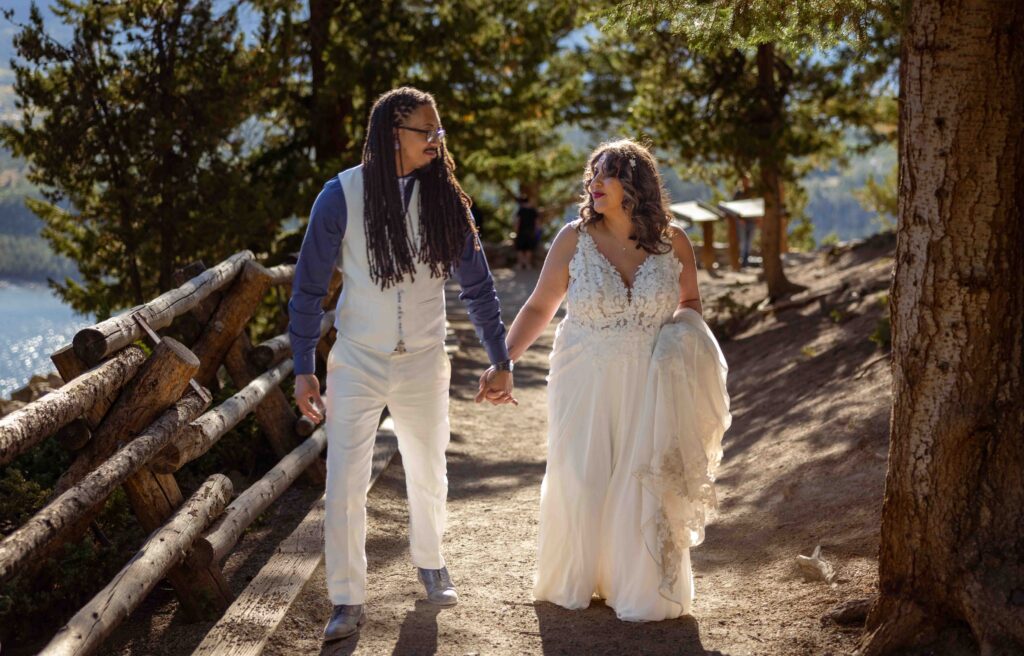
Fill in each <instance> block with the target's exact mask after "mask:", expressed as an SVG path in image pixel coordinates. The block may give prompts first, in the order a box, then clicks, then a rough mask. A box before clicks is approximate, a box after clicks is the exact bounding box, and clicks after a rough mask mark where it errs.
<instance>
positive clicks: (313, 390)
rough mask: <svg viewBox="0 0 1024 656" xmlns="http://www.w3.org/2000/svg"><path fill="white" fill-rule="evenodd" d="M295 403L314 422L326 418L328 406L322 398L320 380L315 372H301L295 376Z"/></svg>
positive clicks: (317, 422)
mask: <svg viewBox="0 0 1024 656" xmlns="http://www.w3.org/2000/svg"><path fill="white" fill-rule="evenodd" d="M295 404H296V405H297V406H299V410H300V411H302V414H303V415H305V416H306V417H308V418H309V419H310V420H311V421H312V422H313V423H314V424H319V423H320V422H322V421H323V420H324V417H325V416H326V415H327V408H326V407H325V406H324V402H323V399H321V398H320V381H318V380H317V379H316V376H315V375H314V374H299V375H298V376H296V377H295Z"/></svg>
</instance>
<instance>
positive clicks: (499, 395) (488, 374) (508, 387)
mask: <svg viewBox="0 0 1024 656" xmlns="http://www.w3.org/2000/svg"><path fill="white" fill-rule="evenodd" d="M512 388H513V382H512V372H511V371H498V370H497V369H495V368H494V367H490V368H489V369H487V371H485V372H484V373H483V375H482V376H480V388H479V390H478V391H477V393H476V398H475V400H476V402H477V403H481V402H482V401H483V400H484V399H487V400H488V401H490V402H491V403H492V404H493V405H504V404H506V403H511V404H513V405H519V401H517V400H516V399H515V397H514V396H512Z"/></svg>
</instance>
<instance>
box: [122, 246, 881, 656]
mask: <svg viewBox="0 0 1024 656" xmlns="http://www.w3.org/2000/svg"><path fill="white" fill-rule="evenodd" d="M820 260H821V258H820V257H819V256H805V257H803V258H799V257H798V258H794V259H793V260H792V261H791V262H790V263H788V264H787V271H788V273H789V274H790V276H791V277H792V278H794V279H796V280H798V281H800V282H803V283H804V284H808V285H810V286H812V287H813V288H815V289H824V288H828V287H830V286H833V285H835V284H837V283H839V282H842V281H846V282H848V283H849V289H847V290H846V291H845V292H843V293H842V294H839V295H838V297H830V299H826V302H824V303H821V304H819V303H812V304H809V305H806V306H804V307H801V308H797V309H794V310H790V311H787V312H785V313H782V314H781V315H780V316H778V317H772V316H768V317H765V318H762V319H759V320H750V319H748V320H747V322H746V323H747V326H748V327H747V328H746V329H745V330H743V331H741V332H739V333H738V334H737V335H736V336H735V337H734V339H732V340H731V341H728V342H723V349H724V350H725V353H726V358H727V359H728V361H729V364H730V374H729V390H730V393H731V395H732V409H733V413H734V421H733V426H732V428H731V429H730V430H729V432H728V433H727V434H726V438H725V461H724V463H723V467H722V469H721V470H720V475H719V498H720V501H721V509H720V514H719V516H718V517H717V518H716V519H715V521H714V522H713V523H712V524H711V525H710V526H709V528H708V531H707V540H706V542H705V544H704V545H702V546H700V547H698V548H697V549H695V550H694V551H693V552H692V553H693V566H694V571H695V575H696V577H697V579H696V587H697V600H696V603H695V609H694V616H693V617H684V618H681V619H678V620H674V621H666V622H658V623H650V624H629V623H623V622H620V621H618V620H617V619H616V618H615V615H614V612H613V611H611V610H610V609H609V608H607V607H606V606H604V605H603V604H602V603H600V602H598V601H595V602H594V603H593V604H592V605H591V607H590V608H588V609H586V610H583V611H567V610H564V609H561V608H559V607H557V606H554V605H551V604H546V603H541V604H535V603H534V602H533V601H532V599H531V596H530V590H531V582H532V574H533V568H534V558H535V552H534V550H535V544H536V537H537V510H538V503H539V496H540V482H541V478H542V477H543V473H544V457H545V450H546V433H545V431H546V423H547V420H546V405H545V387H544V385H545V381H544V379H545V376H546V374H547V354H548V352H549V350H550V347H551V339H552V337H553V332H554V324H552V326H550V327H549V328H548V330H547V331H546V332H545V334H544V336H543V337H542V338H541V339H540V340H539V342H538V343H537V344H536V345H535V346H534V347H533V348H532V349H531V350H530V352H529V353H528V354H527V355H526V357H525V358H524V359H523V361H522V362H521V363H520V364H519V366H518V368H517V373H516V384H517V396H518V398H519V401H520V406H519V407H518V408H513V407H511V406H507V407H500V408H495V407H491V406H478V405H476V404H474V403H473V399H472V397H473V392H474V390H475V387H476V379H477V377H478V376H479V373H480V370H481V366H482V363H483V362H484V361H485V355H484V353H483V350H482V349H481V348H480V347H479V346H478V343H477V340H476V337H475V335H474V334H473V331H472V328H471V326H470V324H469V323H468V322H467V321H465V320H464V316H465V315H464V312H462V311H461V310H460V304H459V302H458V300H457V298H456V297H455V295H454V294H453V295H451V296H450V299H449V300H450V307H451V309H452V312H451V313H450V317H451V318H452V320H453V324H454V327H455V329H456V330H457V332H458V336H459V339H460V342H461V344H462V346H463V350H462V351H461V352H460V353H459V354H458V356H457V357H456V359H455V361H454V363H453V378H452V405H451V418H452V443H451V446H450V447H449V451H448V463H449V465H448V471H449V481H450V494H449V505H448V508H449V520H448V530H447V534H446V542H445V546H446V557H447V559H448V562H449V569H450V570H451V572H452V576H453V578H454V580H455V583H456V585H457V587H458V590H459V594H460V597H461V602H460V604H459V605H458V606H456V607H455V608H452V609H447V610H438V609H437V608H435V607H433V606H431V605H429V604H427V603H425V602H424V601H422V598H423V594H422V589H421V587H420V585H419V583H418V582H417V581H416V576H415V570H414V568H413V567H412V565H411V563H410V561H409V553H408V543H407V535H408V533H407V521H408V513H407V507H406V502H405V484H404V478H403V472H402V467H401V461H400V459H396V460H395V462H393V463H392V465H391V467H389V468H388V470H387V471H386V472H385V473H384V475H383V476H382V477H381V480H380V481H379V482H378V484H377V486H376V487H375V488H374V489H373V490H372V492H371V494H370V497H369V503H368V514H369V525H368V538H367V553H368V559H369V590H370V600H369V605H368V613H369V622H368V623H367V625H366V626H365V627H363V629H362V631H361V633H360V634H359V635H358V636H356V637H353V638H350V639H348V640H346V641H342V642H337V643H331V644H328V645H326V646H324V645H322V643H321V642H320V633H321V630H322V628H323V624H324V622H325V621H326V619H327V617H328V616H329V614H330V605H329V603H328V601H327V598H326V586H325V581H324V571H323V567H322V566H321V567H320V569H319V570H318V571H317V572H316V573H315V574H314V576H313V577H312V578H311V579H310V581H309V583H308V584H307V585H306V587H305V589H304V590H303V592H302V594H301V595H300V596H299V599H298V600H297V601H296V603H295V605H294V606H293V607H292V609H291V611H290V612H289V614H288V616H287V617H286V618H285V620H284V621H283V622H282V624H281V626H280V627H279V629H278V631H277V633H276V634H275V635H274V636H273V637H272V639H271V642H270V644H269V646H268V648H267V650H266V653H267V654H271V655H275V656H285V655H288V656H292V655H295V654H352V653H355V654H374V655H376V654H434V653H437V654H457V655H464V654H536V653H545V654H730V655H733V654H735V655H741V654H751V655H754V654H756V655H761V654H780V655H785V656H791V655H800V654H807V655H811V654H813V655H815V656H819V655H823V654H837V655H838V654H848V653H850V652H852V651H853V649H854V648H855V646H856V641H857V639H858V637H859V635H860V629H859V628H853V629H844V628H841V627H836V626H834V625H823V624H822V623H821V622H820V621H819V617H820V616H821V614H822V613H823V612H825V611H826V610H827V609H828V608H829V607H831V606H832V605H833V604H835V603H836V602H839V601H843V600H847V599H851V598H858V597H867V596H869V595H871V594H872V593H873V589H874V585H875V580H876V560H875V557H876V552H877V543H878V521H879V511H880V504H881V496H882V489H883V481H884V472H885V457H886V449H887V433H888V412H889V406H890V403H891V398H890V392H889V385H890V376H889V370H888V366H887V364H886V361H885V357H884V356H881V357H880V354H881V351H879V350H878V349H877V347H876V346H875V345H874V344H872V343H871V342H870V341H868V335H870V334H871V333H872V332H873V331H874V329H875V327H876V324H877V322H878V320H879V317H880V316H881V312H882V305H881V304H880V303H879V297H880V296H881V295H882V294H883V293H884V291H879V290H884V288H885V286H886V282H887V280H888V275H889V271H890V269H891V264H892V260H891V249H890V248H889V247H888V246H886V245H883V246H881V247H878V248H863V249H859V250H858V251H857V252H855V253H847V254H845V255H842V256H840V257H839V259H838V260H837V261H835V262H833V263H832V264H831V265H830V266H823V264H822V263H821V261H820ZM496 278H497V280H498V286H499V293H500V294H501V297H502V301H503V306H504V309H505V319H506V322H511V320H512V318H513V316H514V311H515V309H516V308H517V307H518V306H519V304H520V303H521V302H522V301H523V300H525V298H526V296H527V295H528V293H529V291H530V290H531V289H532V286H533V281H534V280H533V278H532V277H529V276H523V275H520V276H514V275H512V273H511V272H509V271H507V270H499V271H497V272H496ZM701 289H702V294H703V296H704V299H705V306H706V308H707V311H706V314H710V313H713V312H715V311H719V312H730V311H734V310H735V309H736V308H742V307H744V306H750V305H752V304H753V303H755V302H756V301H757V300H758V299H759V298H760V297H761V296H762V295H763V285H761V284H758V283H756V281H755V280H754V277H753V276H752V275H749V274H731V273H729V274H725V275H723V276H721V277H718V278H715V279H710V278H708V277H706V275H705V274H704V273H703V272H701ZM726 295H728V298H729V299H730V300H729V301H722V300H719V301H716V300H715V299H721V298H723V297H725V296H726ZM755 314H756V313H755ZM313 492H314V491H312V490H303V489H302V488H297V489H296V490H290V491H289V492H288V495H287V496H286V498H285V499H284V500H283V503H278V504H275V509H274V510H272V511H271V512H269V513H268V514H267V517H266V518H265V519H264V521H263V522H262V524H261V525H259V526H257V527H255V528H254V529H253V530H252V531H251V532H250V534H248V535H247V536H246V539H245V540H243V543H242V544H241V545H240V546H239V549H238V550H237V552H236V553H235V554H233V555H232V556H231V558H229V560H228V562H227V563H226V564H225V574H226V576H227V577H228V579H229V582H230V583H231V585H232V588H233V589H235V591H236V592H238V591H240V590H241V589H242V588H244V587H245V584H246V582H247V580H248V578H251V576H252V575H253V574H254V573H255V571H258V569H259V567H260V566H261V565H262V563H263V562H265V560H266V557H268V555H269V553H270V552H271V551H272V550H273V548H274V546H275V545H276V544H277V542H279V541H280V539H281V538H283V537H284V536H286V535H287V534H288V532H289V531H290V530H291V527H293V526H294V525H295V523H297V522H298V520H299V519H300V518H301V517H302V516H303V515H304V514H305V512H306V510H307V509H308V507H309V505H310V504H311V503H312V501H313V499H314V498H315V495H314V494H313ZM816 544H820V545H822V549H823V556H824V557H825V558H826V559H827V560H829V561H830V562H831V563H832V564H833V565H834V566H835V567H836V570H837V573H838V580H837V581H836V583H835V584H834V586H832V587H830V586H828V585H827V584H825V583H822V582H813V583H808V582H804V581H803V579H801V578H800V577H799V576H798V574H797V573H796V569H795V563H794V559H795V557H796V556H797V554H810V553H811V551H812V550H813V548H814V546H815V545H816ZM209 626H210V624H192V625H188V624H183V623H182V622H181V621H180V620H179V619H178V617H177V612H176V604H175V602H174V600H173V595H172V594H171V593H170V592H169V591H163V592H158V593H156V594H154V595H151V598H150V599H147V600H146V602H145V604H144V607H143V608H142V609H140V610H139V611H138V612H137V613H136V614H135V615H133V617H132V620H131V621H130V623H129V624H128V625H126V626H124V627H122V628H121V629H120V630H119V632H118V633H117V634H116V635H115V637H114V638H113V639H112V640H111V641H110V642H109V643H108V645H107V649H106V650H105V651H104V653H108V654H122V655H128V654H146V655H149V654H175V655H177V654H189V653H191V650H192V648H194V647H195V645H196V644H198V642H199V641H200V640H201V639H202V636H203V634H204V633H205V631H206V630H207V629H208V628H209Z"/></svg>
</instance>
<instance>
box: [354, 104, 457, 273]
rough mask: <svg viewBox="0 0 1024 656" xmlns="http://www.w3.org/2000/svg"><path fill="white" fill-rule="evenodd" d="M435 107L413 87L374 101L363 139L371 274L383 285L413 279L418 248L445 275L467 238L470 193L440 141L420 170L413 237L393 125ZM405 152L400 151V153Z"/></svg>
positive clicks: (432, 269)
mask: <svg viewBox="0 0 1024 656" xmlns="http://www.w3.org/2000/svg"><path fill="white" fill-rule="evenodd" d="M426 104H430V105H431V106H433V107H435V108H436V107H437V105H436V103H435V102H434V97H433V96H431V95H430V94H429V93H426V92H425V91H420V90H419V89H414V88H412V87H401V88H398V89H392V90H391V91H388V92H387V93H385V94H384V95H382V96H381V97H380V98H378V99H377V101H376V102H375V103H374V104H373V109H372V110H371V111H370V121H369V125H368V126H367V129H366V142H365V143H364V144H363V207H364V212H365V216H366V219H365V221H364V229H365V231H366V246H367V250H368V251H369V252H368V255H369V260H370V276H371V277H372V278H373V280H374V282H376V283H378V284H380V286H381V289H387V288H388V287H390V286H391V285H394V284H398V283H400V282H402V280H404V278H405V274H409V278H410V280H412V279H414V275H413V271H414V270H415V262H414V259H413V258H414V254H415V255H418V257H419V260H420V261H421V262H423V263H424V264H428V265H430V275H431V277H434V278H442V277H444V276H446V275H447V273H448V270H449V268H450V267H451V265H452V264H454V263H455V262H456V261H457V260H458V259H459V257H460V256H461V254H462V249H463V247H464V245H465V243H466V233H467V231H468V230H469V229H470V228H469V226H468V224H467V216H468V212H469V196H467V195H466V193H465V192H464V191H462V187H461V186H459V182H458V180H456V179H455V161H454V160H453V159H452V157H451V155H450V154H449V153H448V149H447V148H445V145H444V141H443V140H441V143H439V144H438V157H437V158H435V159H434V160H433V161H432V162H431V163H430V164H428V165H427V166H424V167H423V168H421V169H418V170H417V171H416V177H417V179H418V180H419V182H420V197H421V199H422V203H421V205H420V226H419V227H420V230H419V234H420V240H419V241H420V243H419V245H418V247H416V246H414V245H413V243H412V237H411V235H410V234H409V230H408V227H407V225H406V218H405V204H404V203H403V200H402V196H401V194H400V190H399V185H398V182H397V180H396V174H395V171H396V166H395V164H396V162H395V153H396V152H399V153H400V151H396V149H395V147H394V131H395V128H397V127H398V126H399V125H402V122H403V121H404V120H405V119H406V118H407V117H408V116H409V114H411V113H412V112H413V111H415V110H416V109H417V108H419V107H422V106H423V105H426ZM400 156H401V155H400V154H399V157H400Z"/></svg>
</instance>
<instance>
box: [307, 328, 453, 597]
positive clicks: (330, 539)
mask: <svg viewBox="0 0 1024 656" xmlns="http://www.w3.org/2000/svg"><path fill="white" fill-rule="evenodd" d="M450 381H451V363H450V362H449V361H448V355H447V354H446V353H445V351H444V344H443V343H438V344H437V345H436V346H431V347H429V348H427V349H424V350H420V351H417V352H415V353H381V352H379V351H375V350H372V349H369V348H367V347H365V346H362V345H360V344H356V343H355V342H352V341H351V340H348V339H345V338H344V337H342V336H341V335H338V338H337V340H335V342H334V346H333V347H332V348H331V352H330V355H329V356H328V359H327V390H326V393H325V395H324V404H325V405H326V407H327V418H326V424H325V425H326V431H327V494H326V517H325V526H324V552H325V554H324V555H325V562H326V567H327V594H328V596H329V597H330V599H331V603H332V604H362V603H364V602H365V601H366V492H367V487H368V486H369V482H370V469H371V465H372V462H373V444H374V437H375V436H376V433H377V424H378V422H379V420H380V416H381V412H382V411H383V410H384V406H387V407H388V409H389V411H390V413H391V417H392V419H393V420H394V422H395V433H396V435H397V437H398V449H399V452H400V453H401V454H402V468H403V469H404V470H405V485H406V492H407V494H408V498H409V544H410V547H411V551H412V562H413V564H414V565H415V566H417V567H425V568H428V569H438V568H441V567H444V564H445V563H444V557H443V556H442V555H441V537H442V535H443V533H444V525H445V500H446V498H447V496H448V473H447V469H446V466H445V455H444V452H445V448H447V446H448V441H449V439H450V437H451V432H450V429H449V424H448V388H449V383H450Z"/></svg>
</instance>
